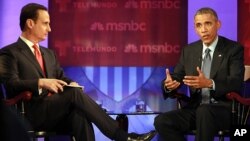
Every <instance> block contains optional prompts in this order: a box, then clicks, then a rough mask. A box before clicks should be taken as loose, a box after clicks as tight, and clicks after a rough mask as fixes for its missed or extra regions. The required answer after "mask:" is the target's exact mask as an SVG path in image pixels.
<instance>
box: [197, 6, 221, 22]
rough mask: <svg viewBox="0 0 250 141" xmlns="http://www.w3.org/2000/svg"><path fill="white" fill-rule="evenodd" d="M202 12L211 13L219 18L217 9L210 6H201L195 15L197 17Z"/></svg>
mask: <svg viewBox="0 0 250 141" xmlns="http://www.w3.org/2000/svg"><path fill="white" fill-rule="evenodd" d="M200 14H211V15H213V16H214V17H215V19H216V20H218V15H217V13H216V12H215V10H213V9H212V8H210V7H203V8H200V9H199V10H197V12H196V13H195V16H194V17H196V16H197V15H200Z"/></svg>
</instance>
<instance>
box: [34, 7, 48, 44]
mask: <svg viewBox="0 0 250 141" xmlns="http://www.w3.org/2000/svg"><path fill="white" fill-rule="evenodd" d="M50 31H51V28H50V18H49V13H48V12H47V11H45V10H38V18H37V20H36V21H33V26H32V28H31V34H32V36H33V38H34V39H35V40H36V41H37V42H40V41H43V40H45V39H46V37H47V36H48V33H49V32H50Z"/></svg>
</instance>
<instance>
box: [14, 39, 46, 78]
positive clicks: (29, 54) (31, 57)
mask: <svg viewBox="0 0 250 141" xmlns="http://www.w3.org/2000/svg"><path fill="white" fill-rule="evenodd" d="M18 44H19V45H18V47H19V48H20V52H21V53H22V54H23V55H24V56H25V57H26V58H27V59H28V60H29V61H30V62H31V64H33V65H34V67H36V69H37V70H38V72H39V73H40V74H41V76H44V75H43V71H42V69H41V67H40V65H39V63H38V62H37V60H36V57H35V55H34V54H33V53H32V51H31V50H30V48H29V47H28V45H26V44H25V43H24V42H23V41H22V40H21V39H20V38H19V39H18Z"/></svg>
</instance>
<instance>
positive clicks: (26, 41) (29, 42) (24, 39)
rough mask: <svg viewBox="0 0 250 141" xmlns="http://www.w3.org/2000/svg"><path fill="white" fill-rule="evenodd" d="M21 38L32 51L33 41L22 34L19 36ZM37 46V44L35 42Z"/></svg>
mask: <svg viewBox="0 0 250 141" xmlns="http://www.w3.org/2000/svg"><path fill="white" fill-rule="evenodd" d="M20 38H21V40H23V41H24V42H25V43H26V44H27V45H28V47H29V48H30V49H31V51H32V52H33V53H34V48H33V47H32V46H33V45H34V43H32V42H31V41H30V40H28V39H26V38H24V37H23V36H20ZM36 45H37V46H38V47H39V44H36Z"/></svg>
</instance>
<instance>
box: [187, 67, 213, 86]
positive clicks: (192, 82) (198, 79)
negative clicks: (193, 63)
mask: <svg viewBox="0 0 250 141" xmlns="http://www.w3.org/2000/svg"><path fill="white" fill-rule="evenodd" d="M196 70H197V72H198V74H199V75H198V76H185V77H184V79H183V82H184V84H186V85H187V86H190V87H193V88H209V87H211V86H212V84H213V81H212V80H211V79H208V78H206V77H205V75H204V74H203V72H202V71H201V70H200V68H199V67H197V68H196Z"/></svg>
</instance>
